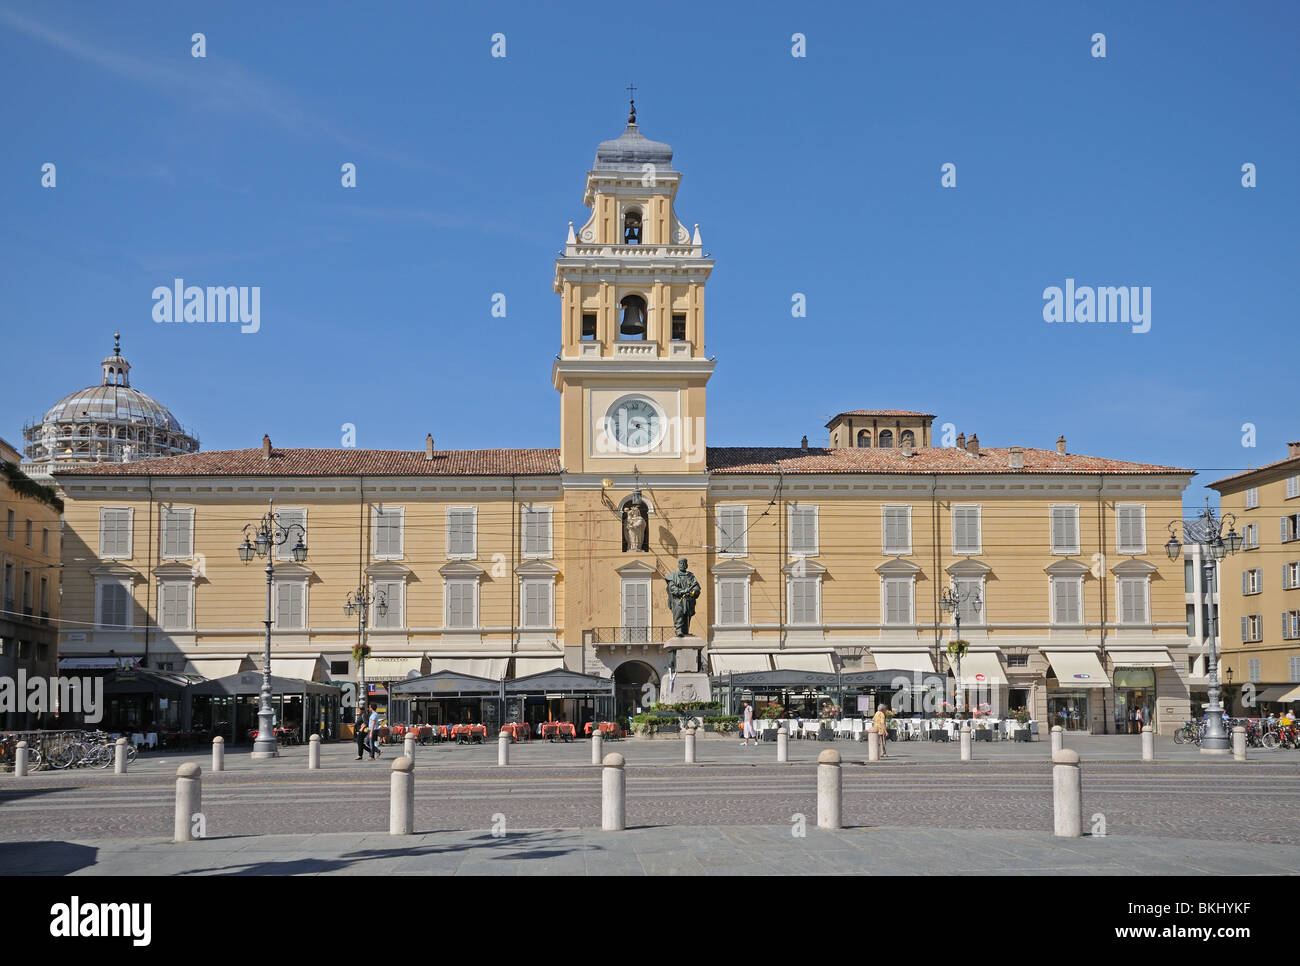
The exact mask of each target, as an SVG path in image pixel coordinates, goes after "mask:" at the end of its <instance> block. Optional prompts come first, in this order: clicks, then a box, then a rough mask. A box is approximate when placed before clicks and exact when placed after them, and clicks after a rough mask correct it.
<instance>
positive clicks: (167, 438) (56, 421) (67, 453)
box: [23, 333, 199, 469]
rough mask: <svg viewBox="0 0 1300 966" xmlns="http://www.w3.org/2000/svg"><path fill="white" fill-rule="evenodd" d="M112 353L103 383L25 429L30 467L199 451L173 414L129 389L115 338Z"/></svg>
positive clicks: (57, 405) (64, 401)
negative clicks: (33, 465) (31, 465)
mask: <svg viewBox="0 0 1300 966" xmlns="http://www.w3.org/2000/svg"><path fill="white" fill-rule="evenodd" d="M113 339H114V343H113V354H112V355H110V356H108V357H107V358H105V359H104V361H103V362H101V363H100V381H99V385H97V386H87V387H86V388H85V389H79V390H77V391H76V392H74V393H69V394H68V395H66V396H64V397H63V398H62V399H60V400H59V401H58V402H56V403H55V404H54V405H53V406H51V407H50V408H49V409H48V410H47V411H46V413H45V415H44V416H43V417H42V418H41V419H40V421H39V422H32V423H28V424H27V425H26V426H25V427H23V438H24V440H26V445H25V446H24V447H23V453H24V455H25V456H26V457H27V460H29V461H30V462H31V463H32V464H38V465H41V468H43V469H52V468H53V464H60V465H61V464H65V463H80V462H86V461H92V462H103V461H106V460H112V461H114V462H116V461H130V460H137V459H149V458H152V457H159V456H176V455H179V454H182V453H194V452H197V451H198V448H199V441H198V438H197V437H196V436H195V435H194V434H193V433H192V432H190V431H188V430H186V429H185V427H183V426H182V425H181V422H180V420H178V419H177V418H176V417H175V416H174V415H172V412H171V410H170V409H168V408H167V407H166V406H164V405H163V404H162V403H160V402H158V400H156V399H154V398H153V397H152V396H150V395H148V394H147V393H144V392H141V391H140V390H139V389H133V388H132V387H131V364H130V363H129V362H127V361H126V358H125V357H124V356H123V355H122V346H121V336H119V335H118V334H117V333H113Z"/></svg>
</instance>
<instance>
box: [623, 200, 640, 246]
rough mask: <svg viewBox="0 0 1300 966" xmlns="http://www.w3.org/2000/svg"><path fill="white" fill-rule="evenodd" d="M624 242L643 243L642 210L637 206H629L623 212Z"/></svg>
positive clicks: (628, 243) (629, 243)
mask: <svg viewBox="0 0 1300 966" xmlns="http://www.w3.org/2000/svg"><path fill="white" fill-rule="evenodd" d="M623 244H624V245H640V244H641V212H640V211H638V210H637V209H636V208H629V209H628V210H627V211H625V212H624V213H623Z"/></svg>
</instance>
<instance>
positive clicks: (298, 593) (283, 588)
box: [275, 580, 307, 631]
mask: <svg viewBox="0 0 1300 966" xmlns="http://www.w3.org/2000/svg"><path fill="white" fill-rule="evenodd" d="M275 626H276V627H277V628H279V629H280V630H285V631H301V630H305V629H306V627H307V581H305V580H285V581H277V582H276V585H275Z"/></svg>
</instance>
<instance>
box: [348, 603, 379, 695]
mask: <svg viewBox="0 0 1300 966" xmlns="http://www.w3.org/2000/svg"><path fill="white" fill-rule="evenodd" d="M371 605H374V607H375V609H376V610H378V611H379V616H380V617H384V616H386V615H387V614H388V595H387V594H385V593H384V592H383V591H382V590H381V591H379V593H377V594H370V593H367V592H366V588H365V585H364V584H362V585H361V586H359V587H358V588H357V589H356V590H353V591H350V592H349V593H348V599H347V601H345V602H344V604H343V613H345V614H347V615H348V616H349V617H350V616H352V615H353V614H356V615H357V642H358V643H357V650H356V654H355V655H354V656H355V657H356V659H357V678H358V680H357V691H358V695H357V697H358V700H360V701H361V704H362V707H364V706H365V705H366V703H367V702H368V700H369V697H370V696H369V695H368V694H367V693H366V652H367V651H368V650H369V648H368V647H367V646H366V628H367V627H368V626H369V624H370V607H371Z"/></svg>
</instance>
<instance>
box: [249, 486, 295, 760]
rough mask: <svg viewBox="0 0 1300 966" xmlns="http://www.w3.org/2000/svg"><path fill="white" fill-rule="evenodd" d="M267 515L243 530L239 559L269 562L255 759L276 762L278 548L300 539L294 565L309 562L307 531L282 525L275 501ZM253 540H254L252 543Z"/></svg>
mask: <svg viewBox="0 0 1300 966" xmlns="http://www.w3.org/2000/svg"><path fill="white" fill-rule="evenodd" d="M266 507H267V509H266V515H265V516H263V517H262V519H261V520H259V521H258V522H257V523H249V524H245V526H244V542H243V543H242V544H241V545H240V547H239V559H240V560H242V561H243V562H244V563H248V562H249V561H250V560H252V559H253V556H254V555H257V556H258V557H265V558H266V620H265V621H264V622H263V623H265V624H266V651H265V654H264V655H263V663H262V694H261V702H260V704H259V705H258V709H257V738H256V739H255V740H254V742H253V757H254V758H275V757H278V756H279V754H280V747H279V744H278V743H277V742H276V740H275V721H274V719H275V714H274V712H273V711H272V710H271V587H272V584H273V583H274V581H275V548H276V547H282V546H284V545H285V544H286V543H288V542H289V541H290V540H291V539H292V538H293V536H294V535H295V533H296V535H297V542H296V543H294V544H293V549H292V550H291V551H290V553H291V554H292V555H293V560H294V563H302V562H303V561H304V560H306V559H307V543H306V539H307V531H306V530H305V529H304V528H303V527H302V525H301V524H298V523H290V524H283V523H281V522H280V518H279V516H278V515H277V514H276V512H275V501H274V500H268V501H267V503H266ZM250 537H251V538H252V539H251V540H250Z"/></svg>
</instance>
